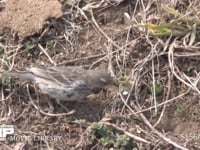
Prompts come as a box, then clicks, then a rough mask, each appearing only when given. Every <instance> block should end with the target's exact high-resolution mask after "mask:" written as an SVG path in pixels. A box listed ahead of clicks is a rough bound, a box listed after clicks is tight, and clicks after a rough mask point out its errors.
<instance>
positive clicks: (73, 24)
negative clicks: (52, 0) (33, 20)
mask: <svg viewBox="0 0 200 150" xmlns="http://www.w3.org/2000/svg"><path fill="white" fill-rule="evenodd" d="M62 5H63V8H64V14H65V15H64V16H63V17H62V18H61V19H59V20H52V24H49V25H48V26H47V27H45V28H44V30H43V32H42V33H41V34H39V35H35V36H31V37H28V38H26V39H25V40H23V41H18V40H16V37H15V36H12V35H5V34H4V35H2V36H0V53H1V55H0V59H1V66H0V68H1V72H4V71H5V70H10V69H12V68H13V67H26V66H30V65H35V66H37V65H79V66H83V67H85V68H98V67H104V68H105V67H106V68H107V69H108V70H109V72H110V73H111V74H112V76H113V77H114V78H115V79H116V81H118V86H117V87H111V88H109V89H107V91H106V93H105V92H102V93H100V94H99V95H96V96H95V97H94V98H93V99H90V100H89V102H88V103H89V105H91V106H88V104H85V103H84V104H67V105H68V107H69V108H72V109H75V110H76V111H77V114H73V115H71V116H69V115H67V116H65V114H63V111H62V110H60V109H59V108H57V109H55V110H56V111H55V112H53V113H50V112H48V110H49V108H48V107H47V103H46V100H47V99H48V98H46V96H43V95H40V94H38V93H37V91H35V90H34V88H33V87H29V88H28V89H29V90H28V91H30V92H27V90H26V88H25V86H20V87H19V85H18V83H19V82H18V81H17V80H10V79H9V78H3V79H2V84H1V97H2V98H1V105H0V116H1V120H0V122H1V124H13V125H14V126H15V128H16V130H15V131H16V134H17V135H29V136H33V135H59V136H61V137H62V140H60V141H45V140H42V141H43V142H38V141H34V140H31V141H28V144H25V145H24V146H27V147H29V148H30V149H37V148H38V149H51V148H55V149H56V148H60V149H105V148H111V147H114V149H120V148H121V149H123V148H124V149H133V148H137V149H147V148H150V149H169V148H177V149H183V150H185V149H191V148H193V149H199V148H200V145H199V142H198V140H199V135H200V129H199V128H198V125H199V117H200V116H199V111H198V110H199V108H200V104H199V96H200V86H199V85H200V83H199V80H200V75H199V72H200V66H199V63H200V60H199V55H200V52H199V49H200V46H199V40H200V37H199V12H200V3H199V2H198V1H197V0H191V1H186V0H180V1H171V2H167V1H166V2H165V1H159V0H157V1H153V0H150V1H145V0H137V1H128V0H126V1H104V0H102V1H95V2H90V3H89V2H87V1H83V2H82V4H79V3H74V4H73V5H72V4H69V3H67V2H65V1H62ZM55 107H58V106H57V105H55ZM194 112H195V114H194ZM183 124H184V125H183ZM91 129H92V131H91ZM99 132H100V133H99ZM122 137H123V138H122ZM119 139H120V140H119ZM20 143H21V145H22V144H24V143H25V142H24V141H22V142H18V141H17V142H6V143H4V142H1V146H4V147H5V149H13V148H14V147H17V146H18V145H19V144H20ZM36 145H37V146H36ZM16 149H17V148H16Z"/></svg>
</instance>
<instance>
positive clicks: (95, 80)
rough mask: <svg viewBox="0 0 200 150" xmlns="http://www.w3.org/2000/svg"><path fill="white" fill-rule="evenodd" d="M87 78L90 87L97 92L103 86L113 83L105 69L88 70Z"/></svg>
mask: <svg viewBox="0 0 200 150" xmlns="http://www.w3.org/2000/svg"><path fill="white" fill-rule="evenodd" d="M87 80H88V83H89V85H90V86H91V88H92V89H94V90H95V89H96V91H97V92H98V91H99V90H100V89H102V88H104V87H105V86H108V85H113V84H114V79H113V78H112V77H111V75H110V74H109V73H108V72H107V71H106V70H90V71H89V72H88V79H87Z"/></svg>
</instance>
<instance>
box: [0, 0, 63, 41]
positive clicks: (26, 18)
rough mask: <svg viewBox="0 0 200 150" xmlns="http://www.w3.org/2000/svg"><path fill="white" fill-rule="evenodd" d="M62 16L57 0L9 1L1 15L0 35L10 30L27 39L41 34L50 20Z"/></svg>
mask: <svg viewBox="0 0 200 150" xmlns="http://www.w3.org/2000/svg"><path fill="white" fill-rule="evenodd" d="M62 15H63V12H62V6H61V4H60V3H59V2H58V1H57V0H42V1H41V0H34V1H32V0H28V1H24V0H8V1H6V4H5V8H4V10H3V11H2V12H1V13H0V20H1V21H0V33H2V32H4V31H5V29H7V28H9V29H11V30H12V31H14V32H16V33H17V34H18V36H19V37H22V38H23V37H27V36H30V35H33V34H34V33H37V32H39V31H40V30H41V29H42V27H43V25H44V24H45V23H46V20H47V19H48V18H59V17H61V16H62Z"/></svg>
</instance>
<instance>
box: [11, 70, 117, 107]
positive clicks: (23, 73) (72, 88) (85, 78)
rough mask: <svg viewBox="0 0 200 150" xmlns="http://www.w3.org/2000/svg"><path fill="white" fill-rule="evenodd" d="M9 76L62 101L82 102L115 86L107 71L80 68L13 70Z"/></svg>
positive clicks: (59, 101) (58, 101)
mask: <svg viewBox="0 0 200 150" xmlns="http://www.w3.org/2000/svg"><path fill="white" fill-rule="evenodd" d="M8 75H10V76H15V77H17V78H19V79H21V80H23V81H27V82H31V83H33V84H36V86H38V87H39V92H40V93H42V94H47V95H49V96H50V97H51V98H54V99H55V100H56V101H57V103H58V104H60V103H61V101H79V102H82V101H84V99H86V97H87V96H89V95H91V94H96V93H99V92H100V91H101V90H102V89H103V88H104V87H106V86H108V85H111V84H114V80H113V78H112V77H111V75H110V74H109V73H108V71H107V70H106V69H98V70H97V69H96V70H95V69H89V70H86V69H84V68H82V67H79V66H49V67H44V66H43V67H27V68H21V69H18V70H17V69H12V70H11V71H9V72H8Z"/></svg>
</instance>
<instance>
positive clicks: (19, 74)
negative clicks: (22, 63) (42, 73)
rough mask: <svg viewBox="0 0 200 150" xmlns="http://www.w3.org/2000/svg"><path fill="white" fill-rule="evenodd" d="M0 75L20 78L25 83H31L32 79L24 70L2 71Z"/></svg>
mask: <svg viewBox="0 0 200 150" xmlns="http://www.w3.org/2000/svg"><path fill="white" fill-rule="evenodd" d="M0 73H1V76H3V77H8V76H11V77H17V78H20V79H21V80H26V81H32V80H33V79H34V76H33V74H32V73H31V72H29V71H27V70H26V69H24V68H23V69H20V70H16V69H12V70H10V71H4V72H0Z"/></svg>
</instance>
